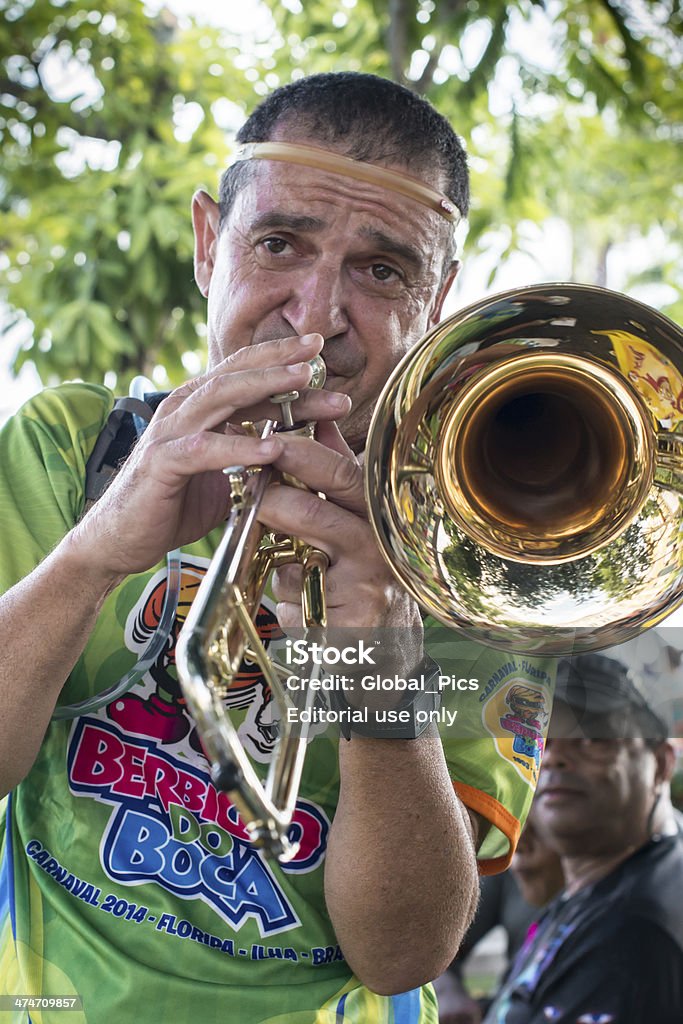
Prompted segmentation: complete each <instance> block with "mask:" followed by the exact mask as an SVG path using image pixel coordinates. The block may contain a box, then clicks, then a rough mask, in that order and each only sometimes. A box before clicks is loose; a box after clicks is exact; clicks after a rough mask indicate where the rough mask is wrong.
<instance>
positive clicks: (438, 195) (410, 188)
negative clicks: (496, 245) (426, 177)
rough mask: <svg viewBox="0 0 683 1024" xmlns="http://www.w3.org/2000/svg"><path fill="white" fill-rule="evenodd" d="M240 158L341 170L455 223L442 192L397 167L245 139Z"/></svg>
mask: <svg viewBox="0 0 683 1024" xmlns="http://www.w3.org/2000/svg"><path fill="white" fill-rule="evenodd" d="M241 160H284V161H285V162H286V163H290V164H305V166H306V167H315V168H317V169H318V170H320V171H331V172H332V173H333V174H344V175H345V176H346V177H347V178H355V179H356V180H357V181H367V182H369V183H370V184H371V185H380V186H383V187H384V188H388V189H391V191H392V192H399V193H400V194H401V195H402V196H408V197H409V198H410V199H415V200H416V202H418V203H422V205H423V206H428V207H429V208H430V210H435V211H436V212H437V213H438V214H440V216H441V217H444V218H445V219H446V220H448V221H450V222H451V224H457V223H458V221H459V220H460V211H459V210H458V208H457V207H456V206H454V204H453V203H452V202H451V201H450V199H448V198H447V197H446V196H445V195H443V193H442V192H437V191H436V189H433V188H430V187H429V185H425V184H424V183H423V182H421V181H418V180H417V178H411V177H410V175H408V174H401V173H400V172H399V171H390V170H389V169H388V168H387V167H380V166H378V164H368V163H365V162H364V161H362V160H352V159H351V157H348V156H341V155H340V154H338V153H333V152H331V151H330V150H327V149H318V147H317V146H300V145H298V144H294V143H291V142H246V143H244V145H242V146H240V147H239V148H238V150H237V152H236V154H235V160H234V162H235V163H238V162H239V161H241Z"/></svg>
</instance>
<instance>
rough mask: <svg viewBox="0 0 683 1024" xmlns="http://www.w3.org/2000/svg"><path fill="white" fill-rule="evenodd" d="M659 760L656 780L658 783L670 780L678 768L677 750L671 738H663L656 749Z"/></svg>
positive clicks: (657, 760)
mask: <svg viewBox="0 0 683 1024" xmlns="http://www.w3.org/2000/svg"><path fill="white" fill-rule="evenodd" d="M654 754H655V759H656V762H657V768H656V781H657V783H661V782H668V781H669V780H670V779H671V778H672V776H673V773H674V770H675V768H676V750H675V748H674V745H673V743H671V742H670V740H663V742H662V743H660V744H659V746H658V747H656V749H655V752H654Z"/></svg>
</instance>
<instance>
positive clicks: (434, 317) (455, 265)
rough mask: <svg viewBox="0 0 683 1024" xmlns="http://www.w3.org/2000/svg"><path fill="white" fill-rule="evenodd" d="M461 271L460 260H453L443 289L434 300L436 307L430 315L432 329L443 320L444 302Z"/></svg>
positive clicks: (434, 306)
mask: <svg viewBox="0 0 683 1024" xmlns="http://www.w3.org/2000/svg"><path fill="white" fill-rule="evenodd" d="M459 271H460V260H453V262H452V263H451V265H450V267H449V268H448V273H447V274H446V278H445V280H444V283H443V284H442V285H441V287H440V289H439V291H438V293H437V296H436V299H435V300H434V305H433V307H432V311H431V313H430V314H429V326H430V327H434V326H436V324H438V322H439V321H440V319H441V310H442V309H443V304H444V301H445V299H446V296H447V295H448V293H449V291H450V290H451V285H452V284H453V282H454V281H455V279H456V277H457V276H458V272H459Z"/></svg>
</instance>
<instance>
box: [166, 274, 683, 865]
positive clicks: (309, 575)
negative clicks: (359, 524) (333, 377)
mask: <svg viewBox="0 0 683 1024" xmlns="http://www.w3.org/2000/svg"><path fill="white" fill-rule="evenodd" d="M318 386H321V385H318ZM275 400H276V401H281V404H282V408H283V418H284V420H285V424H286V426H287V425H289V427H290V429H293V428H294V429H296V427H295V425H294V424H292V422H291V401H292V400H293V399H292V398H291V396H287V395H285V396H275ZM272 429H274V424H273V423H269V424H266V427H265V429H264V436H265V432H266V431H268V432H269V431H271V430H272ZM229 475H230V477H231V482H232V490H233V508H232V512H231V514H230V518H229V520H228V524H227V527H226V531H225V534H224V537H223V540H222V542H221V544H220V546H219V548H218V550H217V552H216V554H215V556H214V559H213V560H212V563H211V565H210V566H209V569H208V571H207V574H206V577H205V579H204V581H203V582H202V585H201V587H200V589H199V592H198V594H197V597H196V598H195V601H194V603H193V605H192V608H191V610H190V614H189V615H188V618H187V621H186V624H185V626H184V628H183V630H182V632H181V635H180V638H179V642H178V650H177V664H178V672H179V676H180V680H181V684H182V688H183V691H184V694H185V697H186V700H187V703H188V705H189V707H190V710H191V712H192V714H193V716H194V717H195V719H196V721H197V726H198V729H199V732H200V736H201V738H202V743H203V746H204V749H205V751H206V753H207V756H208V758H209V760H210V761H211V764H212V778H213V781H214V783H215V785H216V786H217V787H218V788H220V789H224V790H226V791H227V792H228V793H229V794H230V796H231V798H232V799H233V800H234V802H235V804H236V805H237V807H238V809H239V811H240V814H241V816H242V820H243V822H244V824H245V825H246V827H247V829H248V831H249V832H250V834H251V837H252V839H253V841H254V843H255V844H256V845H258V846H261V847H263V849H264V851H265V852H266V854H268V855H273V856H276V857H278V858H280V859H281V860H285V859H288V858H290V857H291V856H293V855H294V853H295V846H294V845H293V844H292V843H291V842H290V839H289V837H288V834H287V832H288V828H289V825H290V823H291V816H292V813H293V811H294V806H295V802H296V794H297V791H298V785H299V780H300V776H301V771H302V766H303V759H304V753H305V746H306V741H307V736H306V732H305V728H302V727H301V726H299V727H298V728H297V731H296V735H295V734H294V730H293V729H292V728H291V727H290V726H289V725H288V723H287V717H288V716H287V713H286V712H287V707H288V706H290V705H291V703H292V697H291V694H290V693H288V692H287V691H286V688H285V687H284V686H283V673H282V670H281V669H280V667H279V666H277V665H276V663H274V662H273V661H272V660H271V659H270V658H269V657H268V655H267V653H266V651H265V649H264V648H263V645H262V644H261V642H260V640H259V638H258V636H257V634H256V630H255V627H254V624H253V615H254V614H255V609H256V608H258V604H259V601H260V597H261V595H262V593H263V589H264V587H265V582H266V579H267V576H268V573H269V572H270V570H271V569H272V568H273V567H274V566H275V565H277V564H281V562H282V561H292V560H297V561H300V562H301V564H302V565H303V566H304V573H303V576H304V581H305V582H304V599H303V604H304V608H305V609H306V616H307V621H306V622H305V623H304V625H305V626H307V628H308V629H309V630H314V631H317V635H318V634H321V633H323V632H324V627H325V617H324V611H323V610H322V609H323V607H324V573H325V567H326V566H325V556H324V554H323V553H322V552H317V551H315V549H312V548H310V547H309V546H308V545H305V544H303V543H302V542H301V541H298V540H296V539H292V538H287V539H284V540H283V539H275V538H267V539H266V541H265V544H264V537H263V529H262V528H261V527H259V526H258V524H257V522H256V520H257V513H258V506H259V502H260V499H261V495H262V494H263V491H264V489H265V487H266V486H267V485H268V482H269V478H270V477H269V470H267V469H266V470H258V471H256V470H250V469H248V468H245V467H232V468H231V470H230V471H229ZM365 480H366V500H367V507H368V515H369V519H370V523H371V525H372V528H373V530H374V533H375V536H376V539H377V543H378V545H379V547H380V550H381V551H382V553H383V555H384V557H385V559H386V561H387V563H388V564H389V566H390V568H391V569H392V571H393V572H394V574H395V575H396V577H397V579H398V580H399V582H400V583H401V584H402V585H403V586H404V587H405V588H406V589H407V590H408V591H409V592H410V594H411V595H412V596H413V597H414V598H415V600H416V601H417V602H418V603H419V604H420V605H421V607H422V608H423V609H424V610H425V611H426V612H427V613H428V614H430V615H432V616H434V617H435V618H436V619H438V620H439V621H440V622H442V623H444V624H446V625H448V626H452V627H456V628H458V629H460V630H461V631H462V632H463V633H464V634H465V635H467V636H468V637H470V638H473V639H475V640H477V641H479V642H481V643H483V644H484V645H488V646H492V647H498V648H500V649H502V650H509V651H519V652H523V653H528V652H533V653H537V654H538V653H542V654H548V655H558V656H559V655H561V654H567V653H570V652H572V651H588V650H596V649H600V648H603V647H610V646H614V645H616V644H618V643H621V642H623V641H625V640H628V639H630V638H631V637H633V636H635V635H637V634H639V633H640V632H642V631H644V630H646V629H649V628H651V627H652V626H655V625H657V624H658V623H660V622H661V621H662V620H663V619H664V618H665V617H666V616H667V615H669V614H670V613H671V612H672V611H673V610H674V609H675V608H677V607H678V606H679V605H680V604H681V603H682V602H683V516H682V514H681V513H682V511H683V331H682V330H681V329H680V328H679V327H678V326H676V325H675V324H674V323H673V322H672V321H670V320H668V319H667V318H666V317H665V316H662V315H661V314H659V313H657V312H656V311H655V310H653V309H651V308H649V307H648V306H646V305H643V304H642V303H640V302H637V301H635V300H633V299H631V298H629V297H627V296H625V295H620V294H618V293H615V292H611V291H608V290H606V289H602V288H594V287H590V286H586V285H574V284H544V285H538V286H532V287H529V288H524V289H520V290H516V291H508V292H504V293H501V294H499V295H494V296H492V297H490V298H487V299H485V300H483V301H481V302H478V303H475V304H474V305H472V306H469V307H468V308H466V309H464V310H462V311H460V312H458V313H456V314H454V315H452V316H451V317H449V318H447V319H446V320H445V321H443V322H442V323H441V324H439V325H438V326H437V327H435V328H434V329H433V330H432V331H430V332H429V333H428V334H427V335H426V336H425V337H424V338H423V339H422V340H421V341H420V342H419V343H418V344H417V345H416V346H415V347H414V348H413V349H412V350H411V351H410V352H409V353H408V354H407V355H406V356H405V358H404V359H403V360H402V362H401V363H400V364H399V366H398V367H397V368H396V370H395V371H394V373H393V374H392V376H391V378H390V380H389V381H388V382H387V384H386V386H385V388H384V390H383V392H382V394H381V396H380V398H379V400H378V403H377V406H376V408H375V412H374V415H373V419H372V423H371V426H370V431H369V436H368V442H367V446H366V452H365ZM463 553H466V556H467V557H466V559H463V557H462V555H463ZM464 562H466V564H467V567H468V572H469V575H468V574H467V573H464V572H463V564H464ZM309 569H310V572H309ZM311 601H312V602H313V604H314V605H315V606H317V613H316V614H313V615H311V614H309V612H310V610H311V608H310V606H311ZM245 653H249V655H250V656H251V657H253V658H255V660H256V661H257V662H258V664H259V665H260V667H261V670H262V672H263V675H264V677H265V679H266V681H267V682H268V684H269V685H270V687H271V689H272V693H273V698H274V700H275V702H276V704H277V706H278V710H279V712H280V721H279V736H278V741H277V744H276V750H275V753H274V757H273V760H272V762H271V765H270V769H269V772H268V776H267V780H266V783H265V786H263V785H261V782H260V780H259V779H258V777H257V775H256V773H255V771H254V769H253V767H252V765H251V763H250V761H249V759H248V757H247V755H246V753H245V751H244V749H243V748H242V745H241V743H240V742H239V739H238V736H237V732H236V730H235V727H234V725H233V723H232V722H231V721H230V717H229V715H228V714H227V712H226V711H225V708H224V705H223V697H224V695H225V693H226V690H227V688H228V687H229V686H230V684H231V682H232V680H233V679H234V676H235V674H236V672H237V671H238V669H239V665H240V662H241V659H242V657H243V655H244V654H245ZM304 699H305V700H306V701H311V699H312V697H311V688H310V687H309V688H308V689H307V690H306V691H305V697H304Z"/></svg>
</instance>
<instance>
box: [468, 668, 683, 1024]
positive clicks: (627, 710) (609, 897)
mask: <svg viewBox="0 0 683 1024" xmlns="http://www.w3.org/2000/svg"><path fill="white" fill-rule="evenodd" d="M673 765H674V752H673V748H672V745H671V743H670V742H669V741H668V739H667V727H666V725H665V723H664V722H663V721H662V720H661V719H660V718H659V716H658V715H657V714H655V712H653V711H652V709H651V708H650V707H649V705H648V703H647V702H646V700H645V699H644V697H643V696H642V695H641V693H640V692H639V690H638V688H637V686H636V685H635V684H634V681H633V680H632V678H631V677H630V675H629V673H628V671H627V670H626V668H625V667H624V666H623V665H622V664H620V663H619V662H617V661H615V660H613V659H610V658H606V657H604V656H602V655H584V656H579V657H576V658H574V659H573V660H572V661H568V662H566V663H563V664H562V665H561V666H560V671H559V676H558V689H557V695H556V701H555V707H554V711H553V718H552V721H551V726H550V739H549V740H548V743H547V748H546V751H545V757H544V761H543V768H542V771H541V777H540V780H539V786H538V792H537V796H536V801H535V805H534V807H535V820H536V822H537V824H538V825H539V827H540V828H542V829H543V830H544V831H545V833H546V835H547V838H548V839H549V841H551V842H552V844H553V845H554V846H555V848H556V849H557V850H558V851H559V852H560V854H561V856H562V867H563V870H564V874H565V879H566V887H565V889H564V891H563V893H562V894H561V895H560V896H559V897H558V898H557V899H556V900H555V901H554V902H553V903H552V904H551V905H550V907H549V908H548V910H547V911H546V913H545V915H544V916H543V918H542V919H541V921H540V923H539V926H538V928H537V929H536V931H535V932H534V933H533V934H532V935H531V936H530V938H529V939H528V941H527V943H526V944H525V946H524V947H523V948H522V950H521V951H520V953H519V955H518V957H517V959H516V961H515V963H514V965H513V967H512V970H511V971H510V973H509V975H508V978H507V979H506V982H505V984H504V985H503V987H502V989H501V991H500V993H499V994H498V996H497V998H496V1000H495V1001H494V1003H493V1004H492V1006H491V1008H490V1010H489V1012H488V1014H487V1016H486V1018H485V1024H541V1022H543V1024H546V1022H548V1021H552V1022H554V1024H646V1022H647V1024H680V1022H681V1021H683V914H681V893H682V892H683V842H682V841H681V838H680V837H679V835H678V830H677V827H676V821H675V818H674V815H673V808H672V806H671V801H670V798H669V791H668V780H669V778H670V777H671V773H672V771H673Z"/></svg>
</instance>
